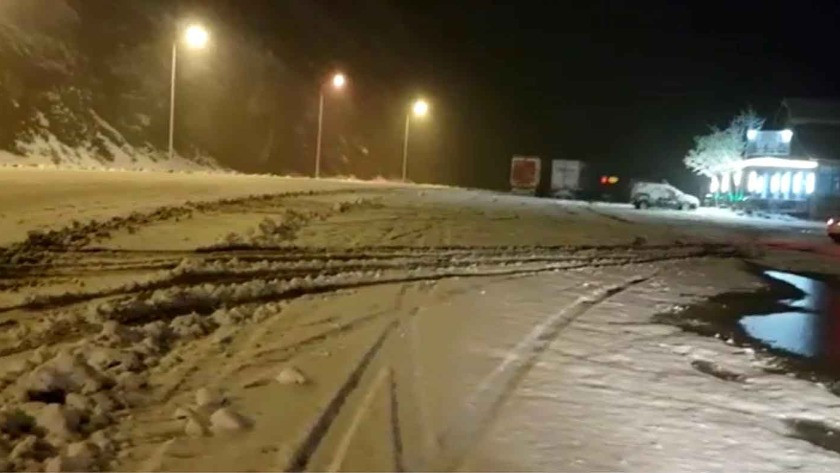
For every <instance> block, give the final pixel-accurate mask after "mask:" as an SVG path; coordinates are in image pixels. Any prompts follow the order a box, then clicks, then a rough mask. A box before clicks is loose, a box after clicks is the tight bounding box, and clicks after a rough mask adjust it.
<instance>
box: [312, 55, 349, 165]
mask: <svg viewBox="0 0 840 473" xmlns="http://www.w3.org/2000/svg"><path fill="white" fill-rule="evenodd" d="M346 83H347V78H346V77H345V76H344V74H342V73H340V72H338V73H336V74H334V75H333V76H332V80H331V81H330V85H331V86H332V88H333V89H334V90H341V89H343V88H344V85H345V84H346ZM323 130H324V86H323V85H321V88H320V97H319V99H318V139H317V141H316V143H315V179H318V178H319V177H321V136H322V134H323Z"/></svg>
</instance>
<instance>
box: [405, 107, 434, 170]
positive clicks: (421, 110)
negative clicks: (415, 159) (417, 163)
mask: <svg viewBox="0 0 840 473" xmlns="http://www.w3.org/2000/svg"><path fill="white" fill-rule="evenodd" d="M427 113H429V103H428V102H426V101H425V100H423V99H418V100H416V101H415V102H414V105H412V107H411V110H410V111H409V112H408V113H407V114H406V115H405V137H404V138H403V160H402V181H403V182H405V181H406V176H407V174H408V134H409V129H410V127H411V115H412V114H413V115H414V116H415V117H418V118H420V117H424V116H426V114H427Z"/></svg>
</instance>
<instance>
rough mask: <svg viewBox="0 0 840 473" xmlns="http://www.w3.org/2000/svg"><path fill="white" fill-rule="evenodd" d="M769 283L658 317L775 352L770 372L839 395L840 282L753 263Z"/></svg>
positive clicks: (674, 323) (757, 271)
mask: <svg viewBox="0 0 840 473" xmlns="http://www.w3.org/2000/svg"><path fill="white" fill-rule="evenodd" d="M750 269H751V270H752V271H754V272H756V273H757V274H759V275H760V276H761V277H762V278H763V279H764V280H765V281H766V282H767V285H766V287H765V288H763V289H761V290H758V291H755V292H735V293H727V294H722V295H719V296H715V297H713V298H711V299H709V300H707V301H705V302H702V303H700V304H696V305H692V306H688V307H685V308H683V310H680V311H677V312H670V313H665V314H659V315H657V316H656V318H655V319H656V320H657V321H659V322H664V323H668V324H672V325H677V326H679V327H681V328H683V329H684V330H687V331H690V332H694V333H698V334H701V335H706V336H719V337H721V338H724V339H732V340H733V341H734V342H735V344H737V345H740V346H750V347H753V348H755V349H756V351H757V352H759V353H761V352H763V353H767V354H771V355H775V356H776V359H777V363H776V364H775V365H776V367H770V368H768V370H769V371H780V372H792V373H795V374H796V375H797V376H799V377H803V378H807V379H810V380H813V381H821V382H825V383H826V384H827V385H829V386H830V387H832V388H833V389H832V390H833V391H834V392H835V394H837V395H840V282H838V281H837V280H835V279H834V278H830V277H827V276H825V275H819V274H803V273H789V272H783V271H775V270H770V269H767V268H761V267H754V266H751V267H750Z"/></svg>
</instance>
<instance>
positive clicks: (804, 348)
mask: <svg viewBox="0 0 840 473" xmlns="http://www.w3.org/2000/svg"><path fill="white" fill-rule="evenodd" d="M764 275H765V276H767V277H770V278H773V279H776V280H778V281H782V282H786V283H788V284H791V285H793V286H795V287H796V288H797V289H799V290H800V291H802V293H803V296H802V297H801V298H798V299H794V300H786V301H783V302H784V303H785V304H786V305H787V306H788V307H789V308H790V310H789V311H784V312H776V313H771V314H761V315H745V316H744V317H742V318H741V319H740V321H739V324H740V325H741V327H742V328H743V329H744V331H746V333H747V335H749V336H750V337H752V338H754V339H756V340H759V341H761V342H762V343H764V344H766V345H768V346H770V347H772V348H775V349H779V350H784V351H787V352H790V353H793V354H796V355H800V356H804V357H807V358H813V359H817V360H819V361H824V362H829V363H832V364H835V365H836V366H840V297H838V296H837V295H835V291H833V290H832V288H831V287H830V286H829V285H828V284H827V283H825V282H822V281H818V280H816V279H812V278H808V277H805V276H800V275H797V274H792V273H785V272H781V271H765V272H764Z"/></svg>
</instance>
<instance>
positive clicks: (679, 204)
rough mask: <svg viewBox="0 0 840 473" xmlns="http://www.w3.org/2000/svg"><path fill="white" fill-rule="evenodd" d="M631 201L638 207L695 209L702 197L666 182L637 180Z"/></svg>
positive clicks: (631, 193)
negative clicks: (687, 192)
mask: <svg viewBox="0 0 840 473" xmlns="http://www.w3.org/2000/svg"><path fill="white" fill-rule="evenodd" d="M630 202H632V203H633V206H634V207H636V208H637V209H646V208H648V207H666V208H670V209H680V210H693V209H696V208H697V207H699V206H700V199H698V198H697V197H695V196H693V195H690V194H686V193H685V192H683V191H681V190H679V189H677V188H676V187H674V186H672V185H671V184H668V183H664V182H637V183H635V184H633V189H632V190H631V192H630Z"/></svg>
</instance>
